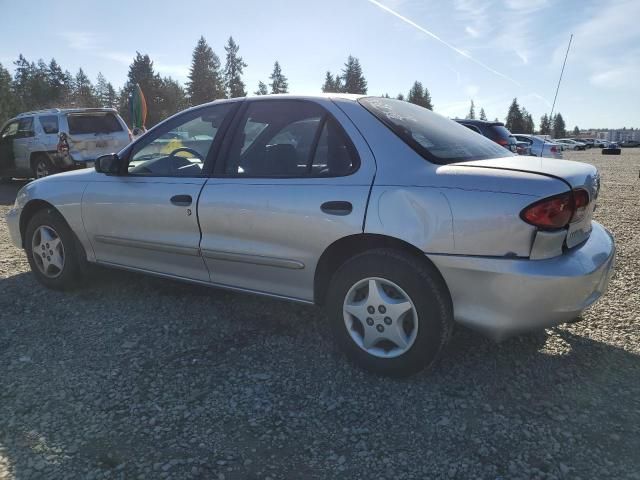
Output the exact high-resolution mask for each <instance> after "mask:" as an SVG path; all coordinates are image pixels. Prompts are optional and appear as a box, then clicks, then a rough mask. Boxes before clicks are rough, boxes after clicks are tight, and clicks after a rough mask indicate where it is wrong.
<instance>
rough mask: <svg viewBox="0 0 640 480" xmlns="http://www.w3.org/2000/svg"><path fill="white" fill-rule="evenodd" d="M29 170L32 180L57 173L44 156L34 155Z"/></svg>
mask: <svg viewBox="0 0 640 480" xmlns="http://www.w3.org/2000/svg"><path fill="white" fill-rule="evenodd" d="M31 170H32V171H33V177H34V178H44V177H48V176H49V175H53V174H54V173H58V171H59V170H58V169H57V168H56V167H55V166H54V165H53V163H52V162H51V160H50V159H49V157H47V156H46V155H36V157H35V158H34V159H33V161H32V162H31Z"/></svg>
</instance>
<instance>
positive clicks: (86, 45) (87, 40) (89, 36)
mask: <svg viewBox="0 0 640 480" xmlns="http://www.w3.org/2000/svg"><path fill="white" fill-rule="evenodd" d="M59 35H60V36H61V37H62V38H64V39H65V40H66V41H67V45H68V46H69V48H72V49H74V50H93V49H95V48H97V47H98V46H99V44H100V43H101V37H100V36H99V35H97V34H95V33H93V32H76V31H67V32H61V33H59Z"/></svg>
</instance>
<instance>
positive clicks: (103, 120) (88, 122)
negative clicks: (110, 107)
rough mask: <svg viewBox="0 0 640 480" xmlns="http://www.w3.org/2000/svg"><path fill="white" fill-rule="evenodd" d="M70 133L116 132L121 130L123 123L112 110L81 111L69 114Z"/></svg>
mask: <svg viewBox="0 0 640 480" xmlns="http://www.w3.org/2000/svg"><path fill="white" fill-rule="evenodd" d="M67 121H68V122H69V133H70V134H71V135H74V134H76V135H78V134H83V133H114V132H121V131H122V125H120V122H119V121H118V118H117V117H116V116H115V115H114V114H113V113H111V112H97V113H80V114H69V115H67Z"/></svg>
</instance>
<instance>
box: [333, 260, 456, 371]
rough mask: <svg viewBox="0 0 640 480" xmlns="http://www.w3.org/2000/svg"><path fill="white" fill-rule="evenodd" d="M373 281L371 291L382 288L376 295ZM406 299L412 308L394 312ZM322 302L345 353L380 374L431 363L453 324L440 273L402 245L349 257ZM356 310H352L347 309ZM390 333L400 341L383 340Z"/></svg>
mask: <svg viewBox="0 0 640 480" xmlns="http://www.w3.org/2000/svg"><path fill="white" fill-rule="evenodd" d="M372 281H373V282H376V283H374V284H373V286H376V287H378V288H377V289H375V290H374V291H375V292H378V294H379V293H380V292H382V294H381V295H380V296H379V297H377V298H376V294H373V295H372V294H370V292H371V288H370V286H372V284H371V282H372ZM380 287H382V290H381V289H380ZM365 290H366V293H363V292H364V291H365ZM362 298H364V300H362ZM372 299H373V300H372ZM385 299H386V300H393V301H392V302H385V301H384V300H385ZM376 300H378V301H379V302H380V303H381V304H382V306H383V307H384V310H383V309H381V308H380V305H376ZM406 300H408V303H409V304H410V307H411V309H410V310H408V311H406V313H400V314H399V315H397V313H398V312H402V310H403V309H404V308H405V307H406V306H408V305H407V303H406ZM369 301H371V305H367V304H368V303H369ZM326 307H327V310H328V314H329V319H330V321H331V325H332V330H333V333H334V337H335V339H336V341H337V343H338V345H339V346H340V348H341V349H342V350H343V351H344V352H345V353H346V355H347V357H348V358H349V359H350V360H351V361H353V362H354V363H356V364H357V365H358V366H360V367H362V368H364V369H366V370H368V371H371V372H374V373H377V374H381V375H388V376H394V377H403V376H408V375H411V374H414V373H416V372H419V371H421V370H424V369H429V368H431V367H432V366H433V365H434V364H435V363H436V362H437V360H438V358H439V357H440V355H441V353H442V351H443V348H444V346H445V345H446V344H447V342H448V341H449V338H450V336H451V331H452V329H453V307H452V303H451V296H450V294H449V291H448V289H447V287H446V285H445V283H444V280H443V279H442V277H441V275H440V272H438V271H437V269H436V268H435V267H434V266H433V265H431V264H429V263H427V262H426V261H422V259H417V258H416V257H415V256H414V255H411V254H409V253H405V252H403V251H401V250H395V249H386V248H384V249H383V248H381V249H375V250H371V251H368V252H365V253H362V254H359V255H356V256H355V257H353V258H351V259H349V260H347V261H346V262H345V263H344V264H343V265H342V266H341V267H340V268H339V269H338V270H337V272H336V273H335V274H334V275H333V277H332V279H331V285H330V287H329V292H328V295H327V302H326ZM371 308H373V309H374V310H375V311H372V310H371ZM354 309H356V314H352V313H351V312H352V311H353V310H354ZM367 309H368V310H367ZM367 315H371V316H370V317H369V316H367ZM387 315H388V316H387ZM362 317H365V318H362ZM391 317H393V319H392V318H391ZM367 323H368V327H369V328H368V329H367V330H366V332H368V337H369V341H367V337H366V336H365V328H366V327H367V325H365V324H367ZM385 329H386V330H385ZM376 332H378V333H376ZM398 332H402V334H400V335H401V337H399V336H398V335H399V333H398ZM375 337H377V340H376V342H374V343H373V344H371V338H375ZM392 337H395V338H397V339H398V340H399V341H398V340H396V342H397V343H394V342H393V341H391V340H388V339H387V338H392ZM405 342H406V343H405ZM367 343H369V344H370V345H369V348H366V344H367ZM403 343H405V344H404V345H402V344H403Z"/></svg>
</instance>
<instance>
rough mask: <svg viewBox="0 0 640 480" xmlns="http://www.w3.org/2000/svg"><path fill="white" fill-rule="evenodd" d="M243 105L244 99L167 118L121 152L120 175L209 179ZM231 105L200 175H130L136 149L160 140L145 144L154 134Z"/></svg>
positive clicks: (195, 109) (202, 106)
mask: <svg viewBox="0 0 640 480" xmlns="http://www.w3.org/2000/svg"><path fill="white" fill-rule="evenodd" d="M243 103H244V99H243V100H239V101H232V102H220V103H209V104H204V105H199V106H197V107H194V108H189V109H187V110H183V111H181V112H178V113H176V114H175V115H173V116H171V117H169V118H167V119H166V120H164V121H162V122H160V123H158V124H157V125H155V126H154V127H153V128H151V129H150V130H149V131H148V132H146V133H145V134H144V135H142V136H141V137H139V138H138V139H137V140H136V141H134V142H133V143H131V144H130V145H128V146H127V147H125V149H124V150H122V151H121V152H120V155H121V160H122V165H121V171H120V174H121V175H123V176H127V177H131V178H209V177H210V176H211V173H212V172H213V168H214V166H215V164H216V163H217V161H216V160H217V156H218V154H219V152H220V147H221V146H222V144H223V141H224V138H225V137H226V133H227V131H228V130H229V127H230V125H231V123H232V121H233V120H235V116H236V115H237V113H238V110H239V106H240V105H241V104H243ZM229 104H230V105H231V109H230V111H229V113H228V114H227V116H226V117H225V119H224V120H223V121H222V124H221V125H220V128H219V129H218V131H217V132H216V136H215V138H214V139H213V142H212V143H211V146H210V147H209V151H208V152H207V155H206V157H205V158H204V161H203V162H202V170H201V171H200V173H199V174H198V175H180V176H176V175H160V174H148V173H145V174H142V173H140V174H137V173H129V171H128V169H129V162H130V161H131V157H132V155H133V154H134V152H135V151H139V150H136V147H138V146H140V148H144V147H146V146H147V145H149V144H150V143H152V142H153V141H154V140H156V139H157V138H158V137H157V136H154V138H153V140H150V141H149V142H148V143H144V141H145V140H146V139H147V138H151V135H152V132H154V133H159V135H163V134H164V133H167V132H169V131H171V130H173V129H174V128H175V127H176V126H179V125H182V124H184V123H185V122H184V120H183V119H184V117H185V116H187V115H189V116H192V119H191V120H193V119H195V118H197V116H198V115H199V114H201V112H202V111H203V110H207V109H209V108H213V107H217V106H221V105H229ZM189 121H190V120H189ZM145 137H146V138H145Z"/></svg>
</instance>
